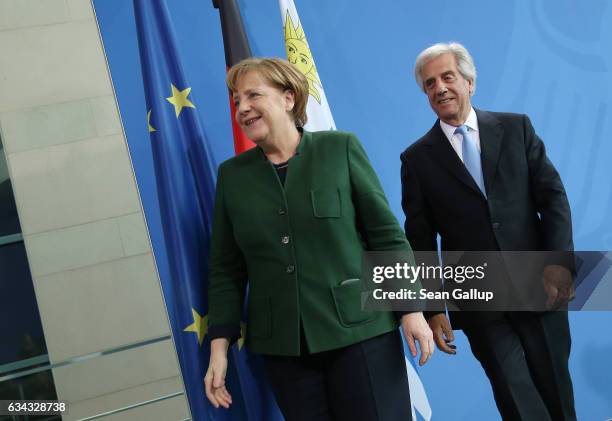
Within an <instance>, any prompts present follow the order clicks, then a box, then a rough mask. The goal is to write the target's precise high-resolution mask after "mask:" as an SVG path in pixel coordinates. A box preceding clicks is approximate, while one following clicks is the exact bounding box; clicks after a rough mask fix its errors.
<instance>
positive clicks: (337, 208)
mask: <svg viewBox="0 0 612 421" xmlns="http://www.w3.org/2000/svg"><path fill="white" fill-rule="evenodd" d="M310 199H311V201H312V212H313V214H314V216H315V217H316V218H340V217H341V216H342V202H341V200H340V190H339V189H337V188H328V189H316V190H310Z"/></svg>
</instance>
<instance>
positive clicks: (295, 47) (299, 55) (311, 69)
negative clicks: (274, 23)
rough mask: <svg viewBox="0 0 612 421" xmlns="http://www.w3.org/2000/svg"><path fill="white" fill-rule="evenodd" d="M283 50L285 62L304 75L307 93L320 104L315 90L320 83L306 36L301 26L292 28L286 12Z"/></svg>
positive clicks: (319, 96)
mask: <svg viewBox="0 0 612 421" xmlns="http://www.w3.org/2000/svg"><path fill="white" fill-rule="evenodd" d="M285 48H286V49H287V60H289V61H290V62H291V63H292V64H295V65H296V66H297V68H298V69H299V70H300V72H302V73H304V76H306V79H307V80H308V92H309V93H310V95H312V96H313V97H314V98H315V99H316V100H317V102H318V103H319V104H320V103H321V94H320V93H319V91H318V90H317V87H316V86H315V83H316V84H317V85H319V86H321V81H320V80H319V74H318V73H317V68H316V67H315V64H314V60H313V59H312V53H311V52H310V48H309V47H308V43H307V42H306V34H304V30H303V29H302V25H300V24H299V23H298V26H297V28H296V27H294V26H293V21H292V20H291V15H290V14H289V11H288V10H287V17H286V18H285Z"/></svg>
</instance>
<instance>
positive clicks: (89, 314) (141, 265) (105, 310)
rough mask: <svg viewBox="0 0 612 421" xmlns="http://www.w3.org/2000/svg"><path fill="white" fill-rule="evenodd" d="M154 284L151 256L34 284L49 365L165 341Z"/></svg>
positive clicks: (167, 330)
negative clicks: (125, 347)
mask: <svg viewBox="0 0 612 421" xmlns="http://www.w3.org/2000/svg"><path fill="white" fill-rule="evenodd" d="M156 279H157V275H156V272H155V266H154V263H153V257H152V255H151V254H146V255H140V256H134V257H131V258H126V259H120V260H116V261H113V262H108V263H104V264H99V265H95V266H90V267H87V268H83V269H78V270H73V271H68V272H62V273H58V274H54V275H49V276H43V277H37V278H35V279H34V287H35V289H36V295H37V300H38V306H39V308H40V315H41V320H42V323H43V326H44V329H45V339H46V341H47V349H48V350H49V358H50V359H51V361H53V362H61V361H64V360H67V359H69V358H73V357H77V356H82V355H86V354H89V353H92V352H96V351H101V350H108V349H112V348H116V347H120V346H124V345H129V344H133V343H137V342H141V341H144V340H147V339H152V338H158V337H160V336H164V335H169V334H170V327H169V325H168V320H167V317H166V313H165V311H164V303H163V301H162V295H161V291H160V287H159V284H158V283H157V282H156ZM168 349H169V351H168V352H169V354H168V355H167V358H173V353H170V348H168ZM75 387H76V385H75Z"/></svg>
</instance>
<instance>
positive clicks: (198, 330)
mask: <svg viewBox="0 0 612 421" xmlns="http://www.w3.org/2000/svg"><path fill="white" fill-rule="evenodd" d="M191 315H192V316H193V323H192V324H190V325H189V326H187V327H186V328H185V329H184V330H183V331H184V332H194V333H195V334H197V335H198V344H200V346H201V345H202V341H204V336H206V334H207V333H208V315H206V316H204V317H202V316H200V315H199V314H198V312H197V311H195V309H194V308H192V309H191Z"/></svg>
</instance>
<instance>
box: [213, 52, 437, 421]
mask: <svg viewBox="0 0 612 421" xmlns="http://www.w3.org/2000/svg"><path fill="white" fill-rule="evenodd" d="M227 82H228V87H229V89H230V91H231V93H232V95H233V100H234V105H235V108H236V115H235V118H236V121H237V123H238V124H239V125H240V127H241V128H242V129H243V130H244V132H245V133H246V135H247V136H248V137H249V138H250V139H251V140H252V141H253V142H254V143H255V144H256V146H257V147H255V148H253V149H251V150H249V151H247V152H244V153H242V154H241V155H238V156H236V157H234V158H232V159H230V160H228V161H226V162H224V163H223V164H222V165H221V166H220V167H219V173H218V179H217V191H216V201H215V215H214V224H213V234H212V240H211V254H210V261H209V265H210V273H209V313H208V316H209V331H208V333H209V335H210V337H211V356H210V363H209V367H208V371H207V373H206V377H205V385H206V394H207V396H208V399H209V400H210V401H211V402H212V404H213V405H214V406H215V407H218V406H223V407H226V408H227V407H229V405H230V404H231V402H232V399H231V396H230V394H229V392H228V391H227V389H226V388H225V374H226V370H227V350H228V347H229V345H230V344H231V343H232V342H233V341H235V340H236V339H237V338H238V337H240V335H241V332H240V320H241V315H242V308H243V301H244V298H245V290H246V284H247V280H248V283H249V298H248V320H247V328H246V344H247V347H248V348H249V349H250V350H251V351H253V352H255V353H258V354H262V355H263V356H264V363H265V367H266V372H267V375H268V378H269V380H270V382H271V385H272V389H273V391H274V393H275V396H276V399H277V402H278V404H279V407H280V408H281V411H282V412H283V415H284V417H285V419H287V420H289V421H290V420H301V419H304V420H315V419H316V420H325V419H329V420H332V419H334V420H335V419H347V420H348V419H350V420H351V421H354V420H360V419H363V420H408V419H410V414H411V408H410V401H409V391H408V382H407V378H406V369H405V362H404V357H403V349H402V344H401V337H400V334H399V331H398V329H397V325H398V322H397V318H396V317H395V315H394V314H393V313H390V312H374V311H367V310H363V309H362V306H361V291H362V287H361V282H360V281H359V279H360V278H361V259H362V253H363V252H364V251H405V252H411V250H410V245H409V244H408V242H407V240H406V238H405V236H404V233H403V232H402V230H401V228H400V227H399V224H398V223H397V220H396V219H395V217H394V215H393V214H392V212H391V210H390V209H389V206H388V203H387V201H386V198H385V196H384V193H383V190H382V187H381V186H380V183H379V181H378V178H377V177H376V174H375V173H374V171H373V169H372V167H371V165H370V163H369V161H368V159H367V157H366V154H365V151H364V150H363V148H362V146H361V144H360V143H359V141H358V140H357V138H356V137H355V136H354V135H352V134H350V133H346V132H338V131H326V132H313V133H310V132H307V131H304V130H303V129H302V127H303V126H304V124H305V123H306V102H307V100H308V82H307V80H306V78H305V77H304V75H303V74H302V73H300V71H299V70H298V69H297V68H296V67H294V66H293V65H292V64H290V63H289V62H287V61H285V60H282V59H276V58H271V59H260V58H252V59H247V60H244V61H242V62H240V63H238V64H236V65H235V66H234V67H232V68H231V69H230V71H229V73H228V76H227ZM401 326H402V328H403V332H404V335H405V337H406V339H407V341H408V343H409V346H410V348H411V351H412V353H413V356H416V347H415V341H418V342H419V346H420V349H421V358H420V363H421V364H424V363H425V362H426V361H427V360H428V359H429V358H430V356H431V353H432V352H433V350H434V346H433V341H432V333H431V330H430V329H429V326H428V325H427V322H426V321H425V319H424V318H423V315H422V313H420V312H412V313H407V314H404V315H402V316H401Z"/></svg>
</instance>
